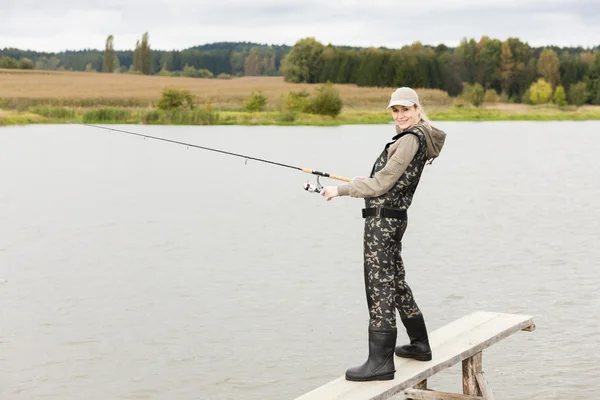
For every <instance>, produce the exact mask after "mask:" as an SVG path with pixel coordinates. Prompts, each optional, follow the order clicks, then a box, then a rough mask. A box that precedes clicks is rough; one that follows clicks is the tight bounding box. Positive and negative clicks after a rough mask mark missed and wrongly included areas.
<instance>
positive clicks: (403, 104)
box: [322, 87, 446, 381]
mask: <svg viewBox="0 0 600 400" xmlns="http://www.w3.org/2000/svg"><path fill="white" fill-rule="evenodd" d="M390 108H391V109H392V117H393V119H394V121H395V122H396V133H397V134H396V135H395V136H394V137H393V138H392V140H391V141H390V142H389V143H387V144H386V145H385V147H384V149H383V151H382V152H381V154H380V155H379V157H377V159H376V160H375V164H374V165H373V169H372V171H371V175H370V176H369V177H368V178H365V177H356V178H354V179H353V180H351V181H350V183H349V184H345V185H340V186H328V187H325V188H324V190H323V191H322V195H323V196H324V197H325V198H326V199H327V200H328V201H329V200H331V199H332V198H333V197H336V196H340V195H341V196H348V195H349V196H351V197H354V198H364V199H365V200H364V201H365V208H364V209H363V211H362V216H363V218H365V224H364V244H363V251H364V260H363V262H364V280H365V282H364V283H365V292H366V297H367V308H368V312H369V317H370V318H369V326H368V335H369V344H368V348H369V356H368V358H367V360H366V362H365V363H363V364H362V365H360V366H358V367H354V368H350V369H348V370H347V371H346V379H347V380H349V381H371V380H391V379H394V373H395V365H394V353H395V354H396V355H397V356H399V357H404V358H413V359H415V360H419V361H429V360H431V358H432V352H431V348H430V345H429V338H428V333H427V328H426V326H425V320H424V318H423V313H422V312H421V310H420V309H419V306H418V305H417V302H416V301H415V298H414V297H413V293H412V290H411V288H410V287H409V285H408V284H407V282H406V280H405V271H404V262H403V260H402V255H401V253H402V240H403V237H404V233H405V231H406V228H407V225H408V218H407V212H408V208H409V207H410V205H411V204H412V200H413V195H414V193H415V191H416V189H417V186H418V184H419V181H420V179H421V174H422V173H423V170H424V169H425V166H426V165H427V162H428V161H430V162H431V161H433V159H435V158H437V157H438V156H439V154H440V151H441V149H442V147H443V145H444V141H445V137H446V134H445V133H444V132H442V131H440V130H439V129H437V128H435V127H433V126H432V125H431V122H430V121H429V120H428V119H427V117H426V116H425V112H424V111H423V108H422V106H421V102H420V101H419V96H418V95H417V93H416V92H415V91H414V90H413V89H411V88H408V87H401V88H399V89H397V90H396V91H394V92H393V93H392V95H391V98H390V102H389V105H388V109H390ZM396 312H398V314H399V316H400V320H401V321H402V324H403V325H404V327H405V328H406V333H407V334H408V337H409V338H410V343H409V344H406V345H403V346H398V347H396V338H397V319H396Z"/></svg>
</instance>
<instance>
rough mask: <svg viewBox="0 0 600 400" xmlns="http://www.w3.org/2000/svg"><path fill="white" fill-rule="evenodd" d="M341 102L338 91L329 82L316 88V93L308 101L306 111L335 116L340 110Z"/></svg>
mask: <svg viewBox="0 0 600 400" xmlns="http://www.w3.org/2000/svg"><path fill="white" fill-rule="evenodd" d="M342 107H343V103H342V98H341V96H340V92H339V91H338V90H337V89H336V88H334V87H333V84H332V83H331V82H327V83H326V84H324V85H321V86H319V88H317V94H316V96H315V97H314V99H312V101H311V102H310V105H309V106H308V109H307V111H308V112H309V113H311V114H319V115H329V116H331V117H334V118H335V117H337V116H338V115H339V114H340V112H341V111H342Z"/></svg>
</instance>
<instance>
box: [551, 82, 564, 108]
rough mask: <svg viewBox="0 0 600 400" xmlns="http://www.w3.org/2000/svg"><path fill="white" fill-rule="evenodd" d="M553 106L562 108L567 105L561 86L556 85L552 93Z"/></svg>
mask: <svg viewBox="0 0 600 400" xmlns="http://www.w3.org/2000/svg"><path fill="white" fill-rule="evenodd" d="M554 104H556V105H558V106H560V107H564V106H566V105H567V94H566V93H565V88H564V87H562V85H558V86H557V87H556V90H555V91H554Z"/></svg>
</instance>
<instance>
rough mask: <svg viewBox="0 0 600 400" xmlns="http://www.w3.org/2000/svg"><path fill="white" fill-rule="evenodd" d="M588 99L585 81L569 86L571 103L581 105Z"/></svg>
mask: <svg viewBox="0 0 600 400" xmlns="http://www.w3.org/2000/svg"><path fill="white" fill-rule="evenodd" d="M587 99H588V94H587V88H586V87H585V83H583V82H577V83H574V84H572V85H571V86H569V103H571V104H575V105H576V106H577V107H580V106H582V105H584V104H585V102H586V101H587Z"/></svg>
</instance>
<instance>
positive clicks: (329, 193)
mask: <svg viewBox="0 0 600 400" xmlns="http://www.w3.org/2000/svg"><path fill="white" fill-rule="evenodd" d="M321 196H324V197H325V198H326V199H327V201H329V200H331V199H333V198H334V197H337V196H339V193H338V188H337V186H325V187H324V188H323V189H322V190H321Z"/></svg>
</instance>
